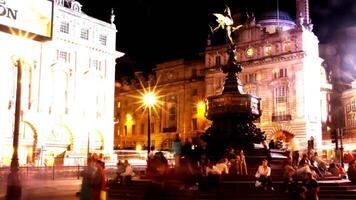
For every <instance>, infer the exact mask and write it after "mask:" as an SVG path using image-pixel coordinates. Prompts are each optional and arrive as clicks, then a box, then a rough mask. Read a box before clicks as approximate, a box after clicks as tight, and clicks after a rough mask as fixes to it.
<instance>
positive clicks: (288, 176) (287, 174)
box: [283, 160, 296, 192]
mask: <svg viewBox="0 0 356 200" xmlns="http://www.w3.org/2000/svg"><path fill="white" fill-rule="evenodd" d="M295 172H296V171H295V169H294V168H293V166H292V161H291V160H289V161H288V162H287V163H285V165H284V167H283V183H284V187H285V192H288V189H289V186H290V185H291V184H292V182H293V176H294V174H295Z"/></svg>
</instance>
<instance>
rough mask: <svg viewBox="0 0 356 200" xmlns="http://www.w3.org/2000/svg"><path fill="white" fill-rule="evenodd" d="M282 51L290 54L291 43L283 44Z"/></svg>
mask: <svg viewBox="0 0 356 200" xmlns="http://www.w3.org/2000/svg"><path fill="white" fill-rule="evenodd" d="M283 51H284V52H290V51H292V44H291V42H289V41H288V42H285V43H284V44H283Z"/></svg>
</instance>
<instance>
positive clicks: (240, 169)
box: [236, 149, 247, 175]
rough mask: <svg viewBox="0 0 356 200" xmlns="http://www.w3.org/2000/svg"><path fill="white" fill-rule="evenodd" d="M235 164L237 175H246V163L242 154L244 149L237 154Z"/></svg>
mask: <svg viewBox="0 0 356 200" xmlns="http://www.w3.org/2000/svg"><path fill="white" fill-rule="evenodd" d="M236 160H237V162H236V164H237V174H239V175H247V165H246V158H245V155H244V150H242V149H241V150H240V152H239V155H237V157H236Z"/></svg>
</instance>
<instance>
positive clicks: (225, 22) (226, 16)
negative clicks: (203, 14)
mask: <svg viewBox="0 0 356 200" xmlns="http://www.w3.org/2000/svg"><path fill="white" fill-rule="evenodd" d="M213 15H214V16H215V17H216V18H217V19H216V22H218V26H217V27H215V28H212V27H210V28H211V31H212V32H213V33H214V32H215V31H217V30H218V29H219V28H221V29H225V30H226V37H227V38H228V39H229V42H230V44H232V45H233V44H234V41H233V40H232V37H231V34H232V33H233V32H234V31H236V30H238V29H239V28H241V27H242V25H238V26H235V27H234V21H233V19H232V17H231V12H230V8H229V7H228V6H227V5H225V10H224V13H223V14H220V13H213Z"/></svg>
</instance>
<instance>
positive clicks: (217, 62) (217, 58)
mask: <svg viewBox="0 0 356 200" xmlns="http://www.w3.org/2000/svg"><path fill="white" fill-rule="evenodd" d="M215 65H217V66H220V65H221V56H216V57H215Z"/></svg>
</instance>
